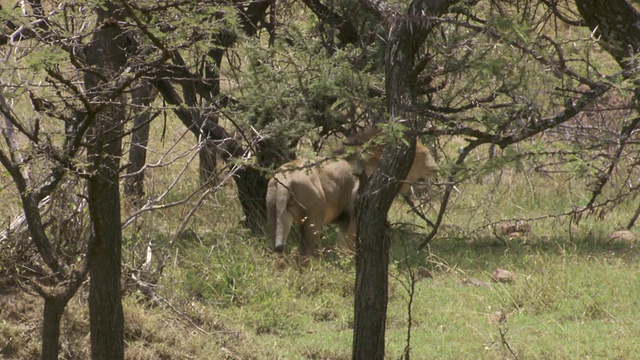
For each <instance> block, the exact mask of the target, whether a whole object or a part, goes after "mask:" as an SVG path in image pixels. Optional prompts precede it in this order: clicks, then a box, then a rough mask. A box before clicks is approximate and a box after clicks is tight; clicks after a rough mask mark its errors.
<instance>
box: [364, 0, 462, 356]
mask: <svg viewBox="0 0 640 360" xmlns="http://www.w3.org/2000/svg"><path fill="white" fill-rule="evenodd" d="M452 3H454V1H447V0H414V1H413V2H412V3H411V5H410V6H409V11H408V16H407V17H402V16H397V19H398V20H397V22H396V23H393V24H391V26H392V28H391V34H390V38H389V41H388V42H387V49H386V53H385V60H386V93H387V108H388V111H389V114H391V119H390V121H392V122H396V121H398V120H408V121H407V122H405V123H404V125H405V126H407V127H408V128H409V129H416V127H417V124H416V120H415V116H414V115H413V114H412V113H411V110H410V109H411V106H412V105H413V102H414V98H415V93H416V91H415V82H416V75H415V72H414V71H413V68H414V59H416V58H417V56H416V55H417V52H418V50H419V48H420V47H421V46H422V44H423V43H424V40H425V39H426V36H427V35H428V33H429V32H430V31H431V29H432V27H433V24H432V23H430V22H429V21H428V20H427V17H428V16H440V15H442V14H443V13H445V12H446V11H447V10H448V8H449V6H450V5H451V4H452ZM407 137H408V140H409V144H406V143H404V142H403V141H393V140H391V141H389V142H388V143H387V145H386V146H385V149H384V152H383V155H382V159H381V162H380V164H379V165H378V169H377V170H376V171H375V172H374V173H373V175H372V176H371V179H370V180H369V181H361V187H360V191H359V198H358V201H357V205H356V223H357V231H356V238H357V239H356V293H355V304H354V333H353V359H363V360H364V359H367V360H374V359H384V356H385V343H384V342H385V341H384V340H385V322H386V316H387V300H388V290H387V287H388V265H389V228H388V224H387V213H388V211H389V208H390V207H391V203H392V202H393V199H394V198H395V195H396V194H397V193H398V190H399V189H400V183H399V182H398V181H395V180H394V179H403V178H404V177H405V176H406V174H407V173H408V172H409V169H410V167H411V163H412V161H411V159H413V157H414V154H415V141H416V136H415V132H413V134H407ZM363 180H365V179H363ZM363 185H364V186H363Z"/></svg>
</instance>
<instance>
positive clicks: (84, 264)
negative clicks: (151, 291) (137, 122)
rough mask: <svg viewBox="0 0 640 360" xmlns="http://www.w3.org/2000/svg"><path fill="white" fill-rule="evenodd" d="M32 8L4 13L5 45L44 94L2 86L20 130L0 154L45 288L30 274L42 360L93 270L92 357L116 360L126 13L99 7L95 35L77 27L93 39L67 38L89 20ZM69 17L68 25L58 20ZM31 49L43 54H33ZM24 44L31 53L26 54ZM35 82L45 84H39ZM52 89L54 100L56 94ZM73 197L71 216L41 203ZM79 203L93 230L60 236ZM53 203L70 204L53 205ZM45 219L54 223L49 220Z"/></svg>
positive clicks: (5, 109) (11, 122)
mask: <svg viewBox="0 0 640 360" xmlns="http://www.w3.org/2000/svg"><path fill="white" fill-rule="evenodd" d="M31 6H32V10H33V13H32V15H29V14H21V15H18V16H15V14H13V13H9V14H7V15H8V17H9V18H10V19H12V20H10V21H8V22H7V23H6V24H8V26H10V27H12V28H13V29H15V32H14V33H13V34H11V36H10V37H8V38H7V45H10V47H9V51H8V53H7V55H14V54H15V55H14V56H15V57H16V58H17V59H18V60H16V62H15V63H14V62H11V63H7V65H9V66H11V65H19V62H20V61H23V63H24V62H25V60H24V59H23V58H21V57H24V58H26V59H31V60H32V61H33V62H32V63H31V64H32V65H31V66H32V68H31V69H30V70H32V71H33V72H32V73H31V74H29V75H28V76H29V77H30V78H31V77H37V76H42V75H43V74H44V75H45V76H46V77H45V80H44V82H45V83H46V84H47V85H48V86H44V85H42V86H38V85H36V86H31V87H30V88H28V89H27V91H26V92H25V91H24V89H22V88H12V87H10V86H7V87H3V89H2V92H3V94H10V95H11V100H10V101H6V100H4V99H5V98H4V97H3V101H2V106H1V107H0V108H1V109H2V110H1V111H2V114H3V115H4V118H5V119H6V122H7V124H8V125H7V128H6V129H15V130H16V131H15V134H9V132H7V131H6V130H5V131H4V133H5V135H6V136H5V138H6V140H7V141H6V143H7V148H6V152H5V151H0V161H1V162H2V164H3V165H4V166H5V168H6V169H7V170H8V171H9V172H10V173H11V174H12V177H13V180H14V183H15V185H16V188H17V190H18V192H19V194H20V197H21V199H22V204H23V211H24V218H25V221H26V224H27V228H28V231H29V232H30V234H31V237H32V239H33V240H32V241H33V242H34V244H35V246H36V248H37V250H38V254H39V256H40V258H41V259H42V261H43V263H44V265H45V266H42V267H40V268H41V269H42V270H41V271H42V274H41V276H42V278H43V279H46V281H45V282H44V283H43V282H42V281H40V280H38V278H36V277H33V276H32V277H31V278H30V279H29V280H30V281H29V282H30V284H31V286H32V287H33V288H34V289H35V290H36V291H37V292H38V293H39V294H40V295H41V296H42V297H43V298H44V300H45V307H44V321H43V338H42V358H46V359H57V358H58V347H59V344H58V338H59V331H60V329H59V326H60V318H61V315H62V312H63V310H64V308H65V306H66V304H67V302H68V301H69V299H70V298H71V297H72V296H73V295H74V294H75V292H76V291H77V289H78V287H79V286H80V285H81V284H82V283H83V281H84V280H85V276H86V274H87V272H89V273H90V274H91V279H90V285H89V288H90V290H89V308H90V324H91V353H92V358H94V359H118V358H120V359H121V358H123V357H124V344H123V316H122V305H121V292H120V276H121V255H120V252H121V243H122V231H121V221H120V190H119V171H120V155H121V151H122V150H121V140H122V136H123V129H124V124H125V122H126V121H127V117H126V112H125V109H124V107H123V104H125V102H124V101H123V99H122V98H123V94H124V91H125V89H127V88H128V87H129V86H130V85H131V83H132V82H133V80H134V78H132V77H129V76H127V74H126V72H125V73H123V72H122V70H123V68H124V65H125V64H126V63H127V57H126V55H125V52H126V51H128V50H131V46H130V45H131V37H130V36H129V35H130V34H127V33H126V31H124V30H123V28H122V27H121V26H120V21H122V19H123V18H124V13H123V11H122V9H121V8H120V7H119V6H117V5H114V4H113V3H110V2H107V3H103V4H102V6H99V7H97V12H98V14H97V18H96V20H97V24H98V27H97V29H91V28H86V27H82V26H81V27H80V28H81V29H83V30H84V29H87V30H89V32H88V33H78V34H74V35H76V36H75V37H71V38H64V37H62V35H61V34H63V33H68V32H73V31H74V30H75V29H77V28H76V27H75V26H76V25H77V24H86V23H91V20H88V19H91V17H92V15H93V14H89V15H88V16H85V15H86V13H84V12H83V11H84V10H85V8H81V9H80V11H79V12H71V13H72V15H69V14H70V13H69V12H64V13H63V15H61V16H62V18H60V17H59V16H60V13H58V12H56V11H53V12H51V13H47V14H46V15H45V11H44V10H43V8H42V6H41V5H40V3H39V2H33V3H31ZM65 9H66V10H71V9H73V7H70V8H66V7H65ZM92 10H93V9H89V11H92ZM65 15H69V17H67V18H64V16H65ZM34 19H35V20H34ZM60 20H62V21H60ZM85 21H87V22H86V23H83V22H85ZM94 30H95V31H94ZM92 34H93V36H91V35H92ZM84 40H87V44H84V43H83V41H84ZM34 44H40V45H43V46H41V47H40V48H38V47H32V45H34ZM23 45H26V46H25V47H24V49H28V51H24V52H23V51H22V49H23V48H22V46H23ZM14 49H15V50H14ZM82 50H86V51H82ZM61 53H62V54H65V53H66V55H67V58H66V59H65V60H67V61H62V60H63V59H62V58H61V57H60V54H61ZM52 54H56V55H57V56H52ZM67 64H71V66H67ZM16 68H19V66H16ZM16 68H14V69H16ZM10 69H11V68H10V67H9V68H5V69H3V70H10ZM74 70H75V71H74ZM18 71H19V70H18ZM80 74H83V75H84V77H82V75H80ZM10 75H12V76H15V77H19V76H26V75H25V74H15V73H14V74H10ZM38 82H40V83H42V80H39V81H37V82H35V83H36V84H38ZM78 84H82V85H78ZM52 89H54V90H55V93H56V95H57V96H52V91H51V90H52ZM27 98H28V99H29V101H30V105H31V106H32V107H33V110H34V112H31V113H30V112H26V113H24V112H22V111H17V110H16V107H17V106H18V105H19V104H20V105H24V104H25V103H24V101H25V100H26V99H27ZM10 104H13V105H15V106H10ZM23 114H24V115H23ZM16 139H19V140H20V141H16ZM16 144H21V145H20V146H16ZM22 144H26V145H22ZM20 154H22V155H21V156H19V155H20ZM24 154H27V155H26V156H25V155H24ZM29 167H30V168H32V169H33V170H34V171H32V174H29V173H28V172H25V171H23V170H21V169H24V168H29ZM36 169H38V171H35V170H36ZM45 169H46V170H45ZM41 173H42V174H43V175H44V176H42V175H41ZM33 174H35V176H33V177H32V176H31V175H33ZM80 179H82V180H86V183H85V185H84V186H79V187H72V186H71V184H74V183H76V182H78V181H79V180H80ZM85 186H86V195H84V194H85V192H84V187H85ZM73 190H76V191H78V192H79V195H80V196H77V197H66V199H67V201H78V202H79V203H78V206H77V210H76V211H74V212H73V213H72V214H71V215H70V217H68V218H63V217H61V216H60V214H62V213H64V211H60V210H57V209H54V210H52V211H49V210H48V209H47V206H46V202H51V203H54V202H53V200H49V199H55V198H57V197H59V196H60V195H59V194H60V193H65V192H71V191H73ZM83 198H86V204H87V206H88V210H89V211H88V214H89V219H90V229H88V230H87V231H84V232H83V231H79V232H77V233H75V234H71V233H70V232H69V231H67V232H65V233H62V232H56V231H55V229H56V228H57V227H63V225H62V224H57V221H61V222H62V223H63V224H64V223H73V222H78V223H80V220H79V219H82V218H83V214H84V212H83V210H82V209H83V208H84V201H83V200H81V199H83ZM54 204H55V206H69V205H68V204H66V203H59V202H57V201H56V202H55V203H54ZM46 218H50V220H47V221H45V219H46ZM51 220H54V221H51ZM65 236H69V237H71V239H66V238H64V237H65ZM72 240H73V241H72Z"/></svg>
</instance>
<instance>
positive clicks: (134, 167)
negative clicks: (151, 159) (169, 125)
mask: <svg viewBox="0 0 640 360" xmlns="http://www.w3.org/2000/svg"><path fill="white" fill-rule="evenodd" d="M152 90H153V88H152V86H151V84H150V83H149V82H148V81H142V82H141V84H140V85H139V87H138V88H137V89H136V90H135V91H133V92H131V103H132V104H134V105H138V106H139V107H140V108H139V109H138V110H137V114H136V116H135V117H134V119H133V127H134V130H133V132H132V133H131V148H130V149H129V166H128V167H127V178H126V180H125V184H124V193H125V195H126V196H128V197H132V198H133V199H134V201H137V199H140V198H142V197H143V196H144V165H145V163H146V162H147V144H148V142H149V128H150V126H149V125H150V123H149V122H150V121H151V112H150V111H149V104H151V102H152V101H153V99H154V98H155V94H153V91H152Z"/></svg>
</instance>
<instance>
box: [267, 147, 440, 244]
mask: <svg viewBox="0 0 640 360" xmlns="http://www.w3.org/2000/svg"><path fill="white" fill-rule="evenodd" d="M381 152H382V146H376V147H374V148H372V149H370V150H369V151H368V152H367V155H366V156H365V158H364V159H359V158H358V157H357V156H348V157H346V158H339V159H308V160H304V159H298V160H294V161H291V162H289V163H287V164H284V165H283V166H282V167H280V169H279V170H278V172H277V173H276V175H275V176H274V177H273V179H271V180H270V181H269V187H268V189H267V199H266V200H267V218H268V223H269V234H270V239H271V241H272V243H273V244H274V245H275V250H276V251H278V252H282V251H284V249H285V246H286V243H287V237H288V235H289V231H290V229H291V226H292V224H300V225H302V235H303V239H302V244H301V247H300V253H301V255H303V256H310V255H313V254H314V252H315V251H316V246H317V243H318V240H319V237H320V233H321V230H322V227H323V226H324V225H327V224H331V223H335V224H336V225H338V244H339V245H340V246H341V247H342V248H345V249H347V250H349V251H354V250H355V241H354V240H355V230H356V227H355V221H354V219H353V215H354V214H353V211H354V205H355V200H356V196H357V193H358V185H359V182H358V174H361V173H362V172H363V171H364V173H365V174H366V175H367V176H368V175H370V174H371V173H372V172H373V171H374V170H375V168H376V166H377V164H378V161H379V159H380V156H381ZM436 171H437V166H436V164H435V162H434V160H433V158H432V157H431V154H430V153H429V150H428V149H427V148H426V147H425V146H424V145H422V144H420V143H418V144H417V145H416V154H415V157H414V160H413V163H412V166H411V170H410V171H409V174H408V175H407V178H406V182H405V183H404V184H403V185H402V187H401V189H400V193H401V194H402V195H405V196H408V195H409V194H410V192H411V186H412V184H414V183H416V182H418V181H423V180H425V179H428V178H430V177H432V176H433V175H434V174H435V173H436Z"/></svg>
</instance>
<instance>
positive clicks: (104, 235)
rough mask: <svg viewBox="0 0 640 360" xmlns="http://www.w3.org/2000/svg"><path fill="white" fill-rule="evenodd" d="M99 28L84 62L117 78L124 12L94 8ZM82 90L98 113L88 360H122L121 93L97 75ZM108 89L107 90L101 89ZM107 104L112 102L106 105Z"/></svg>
mask: <svg viewBox="0 0 640 360" xmlns="http://www.w3.org/2000/svg"><path fill="white" fill-rule="evenodd" d="M97 11H98V18H97V24H98V30H97V31H96V32H95V33H94V37H93V40H92V42H91V44H90V46H89V47H88V49H87V61H88V62H89V64H91V65H93V66H94V67H95V69H96V70H97V71H100V72H102V75H103V78H107V79H116V78H118V77H119V72H120V71H121V69H122V68H123V67H124V65H125V64H126V61H127V57H126V53H125V49H126V48H127V45H129V43H128V38H127V36H128V35H127V34H126V33H125V31H124V29H122V28H120V26H119V25H118V21H122V20H124V19H125V16H124V14H123V10H122V9H121V8H119V7H118V6H117V5H116V4H114V3H113V2H110V1H105V2H103V3H102V6H99V7H98V10H97ZM85 83H86V87H87V89H88V92H89V94H90V95H91V96H93V97H94V99H95V100H96V102H95V104H94V107H95V108H97V109H99V110H98V112H97V114H92V115H91V116H95V118H94V119H93V121H94V123H93V127H92V129H91V133H90V135H89V137H88V143H89V147H88V156H89V162H90V165H91V168H90V170H91V171H90V174H91V175H90V176H89V182H88V203H89V214H90V216H91V221H92V224H93V234H92V236H91V240H90V241H89V256H90V257H91V259H92V264H91V269H90V276H91V281H90V284H89V316H90V328H91V358H92V359H93V360H102V359H105V360H106V359H123V358H124V341H123V333H124V317H123V313H122V302H121V293H120V292H121V291H120V275H121V257H122V254H121V251H122V230H121V228H122V224H121V219H120V187H119V173H118V171H119V165H120V158H121V156H122V148H121V143H122V135H123V123H124V120H125V109H124V107H123V106H122V104H121V102H123V101H124V96H122V94H114V93H113V90H112V89H110V87H109V86H108V85H107V84H105V83H103V82H101V79H100V77H97V76H95V75H93V74H92V73H87V75H86V77H85ZM105 90H106V91H105ZM105 100H110V101H108V102H106V103H105Z"/></svg>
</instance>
